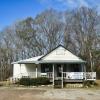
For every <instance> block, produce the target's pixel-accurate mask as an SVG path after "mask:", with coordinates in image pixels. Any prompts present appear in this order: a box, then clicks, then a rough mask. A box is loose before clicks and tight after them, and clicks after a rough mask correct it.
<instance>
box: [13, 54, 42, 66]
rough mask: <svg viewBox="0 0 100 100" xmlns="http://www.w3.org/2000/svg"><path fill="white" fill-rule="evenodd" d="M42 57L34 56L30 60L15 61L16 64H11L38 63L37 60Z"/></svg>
mask: <svg viewBox="0 0 100 100" xmlns="http://www.w3.org/2000/svg"><path fill="white" fill-rule="evenodd" d="M42 56H43V55H41V56H36V57H32V58H29V59H24V60H19V61H16V62H12V64H17V63H18V64H20V63H23V64H24V63H37V62H38V59H39V58H41V57H42Z"/></svg>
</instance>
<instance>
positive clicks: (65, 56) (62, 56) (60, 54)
mask: <svg viewBox="0 0 100 100" xmlns="http://www.w3.org/2000/svg"><path fill="white" fill-rule="evenodd" d="M42 60H44V61H46V60H47V61H49V60H51V61H56V60H57V61H80V60H81V59H79V58H78V57H77V56H75V55H74V54H72V53H71V52H69V51H68V50H66V49H65V48H63V47H59V48H57V49H55V50H54V51H52V52H51V53H50V54H48V55H47V56H45V57H43V58H42Z"/></svg>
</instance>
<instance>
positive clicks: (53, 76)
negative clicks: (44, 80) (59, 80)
mask: <svg viewBox="0 0 100 100" xmlns="http://www.w3.org/2000/svg"><path fill="white" fill-rule="evenodd" d="M52 67H53V73H52V74H53V75H52V78H53V86H54V84H55V83H54V81H55V79H54V78H55V75H54V64H53V66H52Z"/></svg>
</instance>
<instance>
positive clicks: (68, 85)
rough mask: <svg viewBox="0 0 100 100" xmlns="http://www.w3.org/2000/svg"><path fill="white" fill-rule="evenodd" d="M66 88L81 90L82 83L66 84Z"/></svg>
mask: <svg viewBox="0 0 100 100" xmlns="http://www.w3.org/2000/svg"><path fill="white" fill-rule="evenodd" d="M65 87H66V88H82V87H83V84H82V83H73V84H72V83H67V84H65Z"/></svg>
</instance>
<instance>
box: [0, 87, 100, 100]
mask: <svg viewBox="0 0 100 100" xmlns="http://www.w3.org/2000/svg"><path fill="white" fill-rule="evenodd" d="M0 100H100V90H99V89H98V90H91V89H87V90H86V89H44V88H0Z"/></svg>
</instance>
